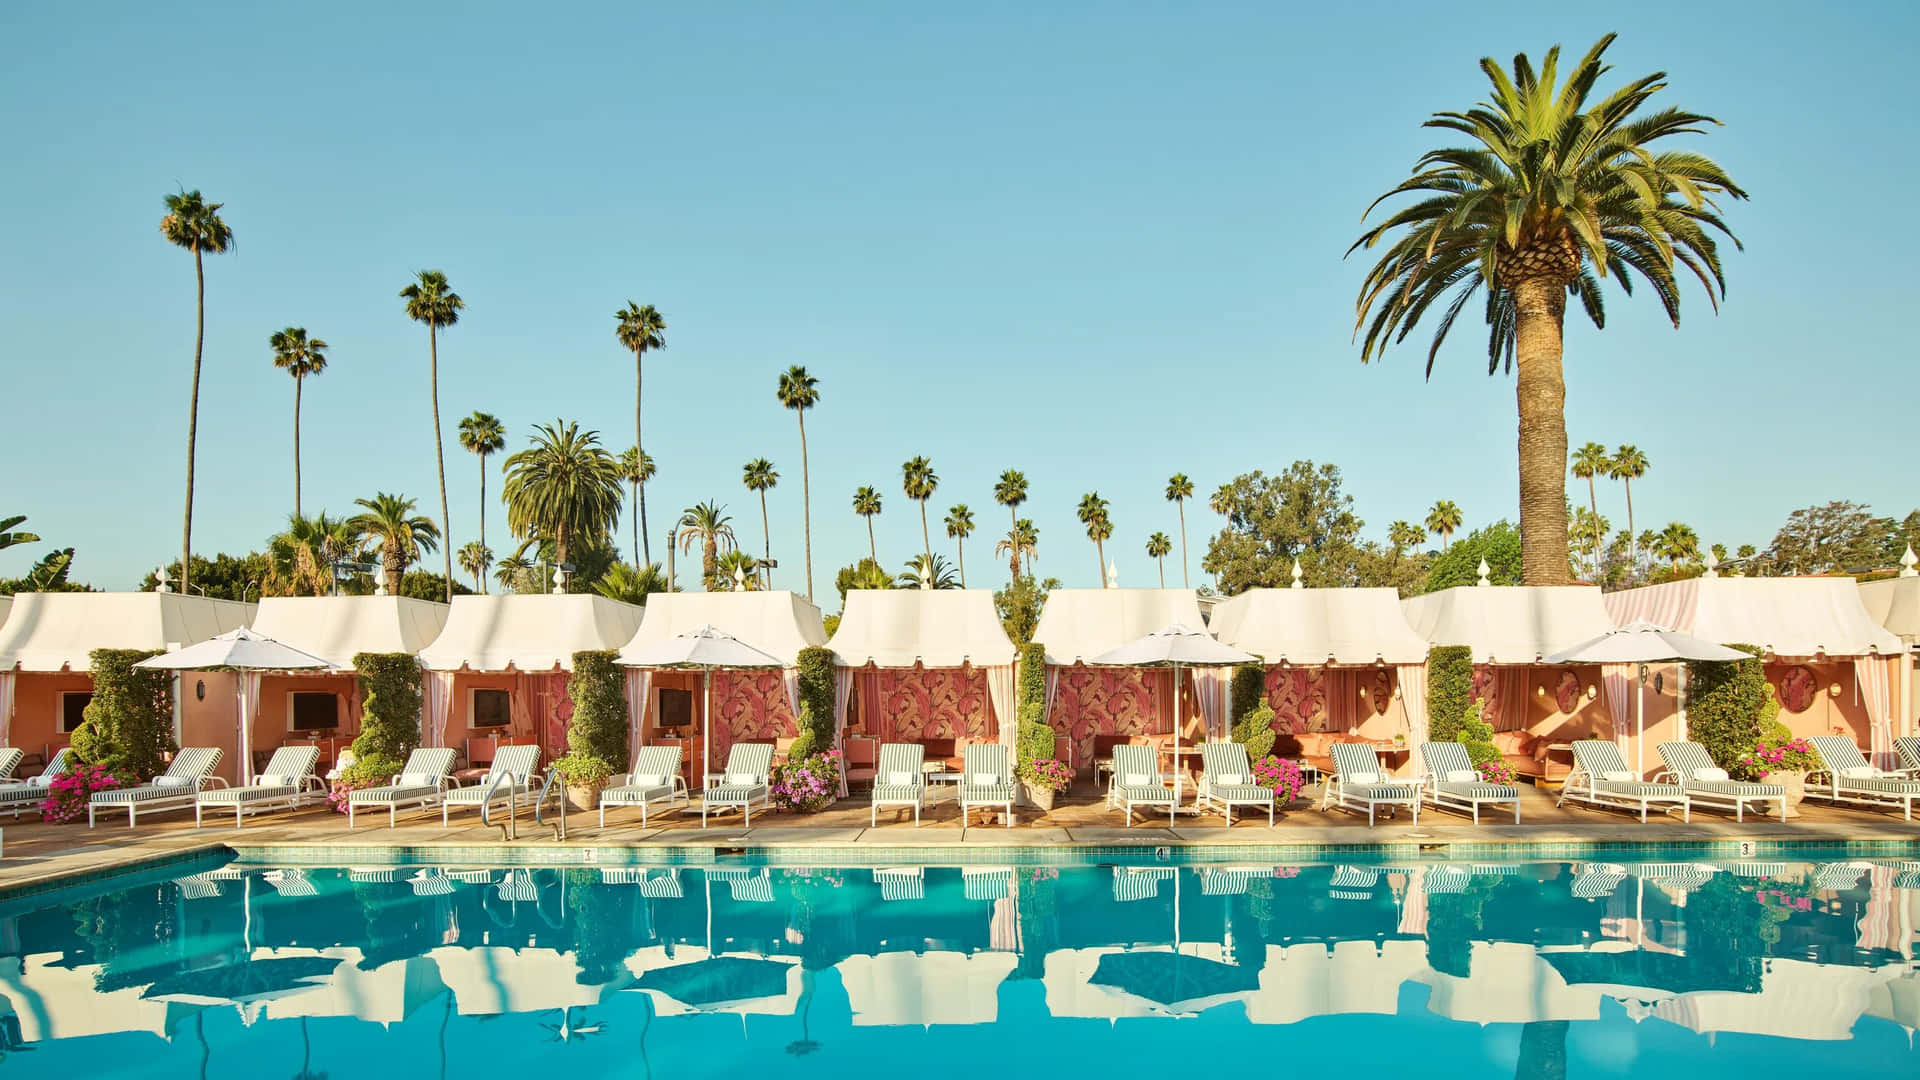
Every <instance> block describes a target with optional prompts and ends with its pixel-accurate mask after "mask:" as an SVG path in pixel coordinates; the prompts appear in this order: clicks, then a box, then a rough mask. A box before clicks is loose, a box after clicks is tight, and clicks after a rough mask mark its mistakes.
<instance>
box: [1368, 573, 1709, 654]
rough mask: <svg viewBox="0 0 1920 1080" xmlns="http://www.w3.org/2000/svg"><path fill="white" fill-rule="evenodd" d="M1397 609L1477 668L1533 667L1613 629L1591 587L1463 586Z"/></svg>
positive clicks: (1425, 635)
mask: <svg viewBox="0 0 1920 1080" xmlns="http://www.w3.org/2000/svg"><path fill="white" fill-rule="evenodd" d="M1400 610H1401V612H1402V613H1403V614H1404V615H1405V616H1406V619H1407V624H1408V625H1409V626H1411V627H1412V628H1413V632H1414V633H1415V634H1416V635H1418V636H1419V637H1420V638H1422V639H1423V640H1425V641H1426V642H1427V644H1429V645H1465V646H1467V647H1468V648H1471V649H1472V650H1473V662H1474V663H1476V664H1537V663H1540V662H1541V661H1542V660H1543V659H1545V658H1546V657H1547V656H1549V655H1551V654H1553V653H1555V652H1558V651H1559V650H1561V649H1563V648H1566V647H1567V646H1569V645H1574V644H1577V643H1579V642H1582V641H1586V640H1588V639H1590V638H1596V637H1599V636H1600V635H1601V634H1604V633H1606V632H1607V631H1609V630H1611V629H1613V627H1614V620H1613V619H1612V618H1610V617H1608V615H1607V607H1606V605H1605V604H1603V603H1602V602H1601V598H1600V590H1599V589H1597V588H1594V587H1593V586H1591V585H1463V586H1460V587H1459V588H1454V589H1443V590H1441V591H1440V592H1436V593H1427V594H1426V595H1424V596H1411V597H1408V598H1407V599H1405V600H1402V601H1400ZM1653 621H1655V622H1661V623H1662V625H1666V626H1672V625H1673V624H1672V623H1671V622H1667V621H1664V620H1659V619H1655V620H1653ZM1674 628H1675V629H1681V630H1685V629H1688V628H1686V627H1674ZM1689 632H1694V633H1697V631H1689ZM1701 636H1707V635H1701ZM1714 640H1716V641H1717V640H1720V639H1717V638H1716V639H1714Z"/></svg>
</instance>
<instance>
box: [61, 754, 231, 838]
mask: <svg viewBox="0 0 1920 1080" xmlns="http://www.w3.org/2000/svg"><path fill="white" fill-rule="evenodd" d="M218 764H220V748H219V747H217V746H189V747H186V748H184V749H182V750H181V751H180V752H179V753H177V754H175V755H173V760H172V761H170V762H168V763H167V771H166V772H164V773H161V774H160V775H159V776H156V777H154V778H153V779H152V780H151V781H149V782H147V783H145V784H141V785H139V786H137V787H125V788H114V789H112V790H109V791H96V792H94V793H93V797H92V798H91V799H89V800H87V828H89V829H91V828H93V826H94V822H95V820H96V819H97V816H98V815H99V813H100V811H102V810H121V809H124V810H126V812H127V824H128V825H129V826H133V825H138V824H140V811H142V810H145V811H146V812H147V813H149V814H153V813H158V812H159V811H162V810H185V809H186V808H187V807H189V806H192V805H193V804H194V802H195V801H197V800H198V798H199V796H200V789H201V788H203V787H214V786H218V787H225V786H226V781H225V780H222V779H220V778H219V777H217V776H215V775H213V769H214V766H216V765H218Z"/></svg>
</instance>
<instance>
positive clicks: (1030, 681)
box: [1013, 641, 1047, 705]
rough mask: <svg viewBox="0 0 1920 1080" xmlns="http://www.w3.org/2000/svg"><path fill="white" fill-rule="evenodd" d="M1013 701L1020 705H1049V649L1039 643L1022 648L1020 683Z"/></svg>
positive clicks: (1015, 690)
mask: <svg viewBox="0 0 1920 1080" xmlns="http://www.w3.org/2000/svg"><path fill="white" fill-rule="evenodd" d="M1013 700H1014V701H1015V703H1017V704H1020V705H1030V704H1033V703H1034V702H1039V703H1040V704H1042V705H1045V704H1046V703H1047V647H1046V646H1045V645H1042V644H1040V643H1039V642H1037V641H1030V642H1028V643H1027V644H1025V645H1022V646H1020V682H1019V685H1017V686H1016V687H1015V688H1014V695H1013Z"/></svg>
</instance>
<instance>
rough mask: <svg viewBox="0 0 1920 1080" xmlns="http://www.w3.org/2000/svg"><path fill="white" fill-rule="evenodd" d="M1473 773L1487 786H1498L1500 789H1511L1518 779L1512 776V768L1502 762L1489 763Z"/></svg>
mask: <svg viewBox="0 0 1920 1080" xmlns="http://www.w3.org/2000/svg"><path fill="white" fill-rule="evenodd" d="M1474 771H1475V772H1478V773H1479V774H1480V779H1481V780H1483V781H1485V782H1487V783H1489V784H1499V785H1501V786H1502V787H1512V786H1513V785H1514V783H1515V781H1516V780H1517V779H1518V777H1516V776H1514V775H1513V766H1511V765H1509V764H1507V763H1506V762H1504V761H1489V762H1486V763H1485V764H1482V765H1480V766H1479V767H1478V768H1476V769H1475V770H1474Z"/></svg>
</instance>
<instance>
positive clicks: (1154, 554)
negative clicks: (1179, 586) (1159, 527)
mask: <svg viewBox="0 0 1920 1080" xmlns="http://www.w3.org/2000/svg"><path fill="white" fill-rule="evenodd" d="M1172 553H1173V540H1172V538H1170V537H1169V536H1167V534H1166V533H1163V532H1157V533H1154V534H1153V535H1152V536H1149V537H1147V558H1149V559H1153V560H1155V561H1157V562H1158V563H1159V564H1160V587H1161V588H1163V589H1164V588H1166V587H1167V556H1168V555H1171V554H1172Z"/></svg>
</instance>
